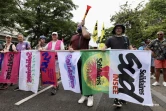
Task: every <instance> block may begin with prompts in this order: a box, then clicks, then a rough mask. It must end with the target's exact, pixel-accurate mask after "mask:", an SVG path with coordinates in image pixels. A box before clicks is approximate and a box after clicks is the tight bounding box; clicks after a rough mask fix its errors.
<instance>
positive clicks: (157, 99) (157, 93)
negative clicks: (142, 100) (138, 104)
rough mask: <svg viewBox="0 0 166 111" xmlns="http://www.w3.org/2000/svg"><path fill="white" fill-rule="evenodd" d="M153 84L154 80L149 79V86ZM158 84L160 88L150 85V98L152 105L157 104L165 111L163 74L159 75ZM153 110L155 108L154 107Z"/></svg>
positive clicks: (165, 96)
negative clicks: (151, 98)
mask: <svg viewBox="0 0 166 111" xmlns="http://www.w3.org/2000/svg"><path fill="white" fill-rule="evenodd" d="M154 82H155V80H154V79H151V84H153V83H154ZM159 82H160V84H161V85H160V86H152V85H151V91H152V97H153V100H154V104H155V103H158V104H159V105H160V106H161V107H162V108H163V109H165V111H166V87H164V86H163V74H161V76H160V81H159ZM156 105H157V104H156ZM154 108H156V107H154ZM152 109H153V108H152ZM155 111H157V110H155Z"/></svg>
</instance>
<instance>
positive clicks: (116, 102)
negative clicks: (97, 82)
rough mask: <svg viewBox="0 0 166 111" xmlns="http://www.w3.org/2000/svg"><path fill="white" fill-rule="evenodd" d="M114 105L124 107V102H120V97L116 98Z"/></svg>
mask: <svg viewBox="0 0 166 111" xmlns="http://www.w3.org/2000/svg"><path fill="white" fill-rule="evenodd" d="M113 106H116V107H122V104H121V103H120V101H119V100H118V99H114V104H113Z"/></svg>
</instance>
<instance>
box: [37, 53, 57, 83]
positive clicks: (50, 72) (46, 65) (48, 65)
mask: <svg viewBox="0 0 166 111" xmlns="http://www.w3.org/2000/svg"><path fill="white" fill-rule="evenodd" d="M40 57H41V63H40V69H41V75H42V84H51V85H54V86H56V85H57V80H56V73H55V52H40Z"/></svg>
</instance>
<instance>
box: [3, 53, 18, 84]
mask: <svg viewBox="0 0 166 111" xmlns="http://www.w3.org/2000/svg"><path fill="white" fill-rule="evenodd" d="M19 66H20V52H18V53H14V52H8V53H5V55H4V59H3V64H2V67H3V68H2V72H1V74H0V83H13V84H16V83H17V82H18V73H19Z"/></svg>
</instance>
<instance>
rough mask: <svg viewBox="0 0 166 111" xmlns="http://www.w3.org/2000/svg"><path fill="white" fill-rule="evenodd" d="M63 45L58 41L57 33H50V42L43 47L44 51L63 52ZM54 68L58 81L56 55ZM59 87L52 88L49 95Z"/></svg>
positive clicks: (54, 92) (53, 93)
mask: <svg viewBox="0 0 166 111" xmlns="http://www.w3.org/2000/svg"><path fill="white" fill-rule="evenodd" d="M64 49H65V48H64V44H63V42H62V41H61V40H58V33H57V32H53V33H52V41H51V42H49V43H48V44H47V45H46V46H45V50H64ZM55 59H56V60H55V64H56V65H55V66H56V67H55V68H56V77H57V79H59V63H58V57H57V53H56V55H55ZM58 88H59V85H57V86H54V87H53V88H52V91H51V94H52V95H55V94H56V91H57V90H58Z"/></svg>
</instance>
